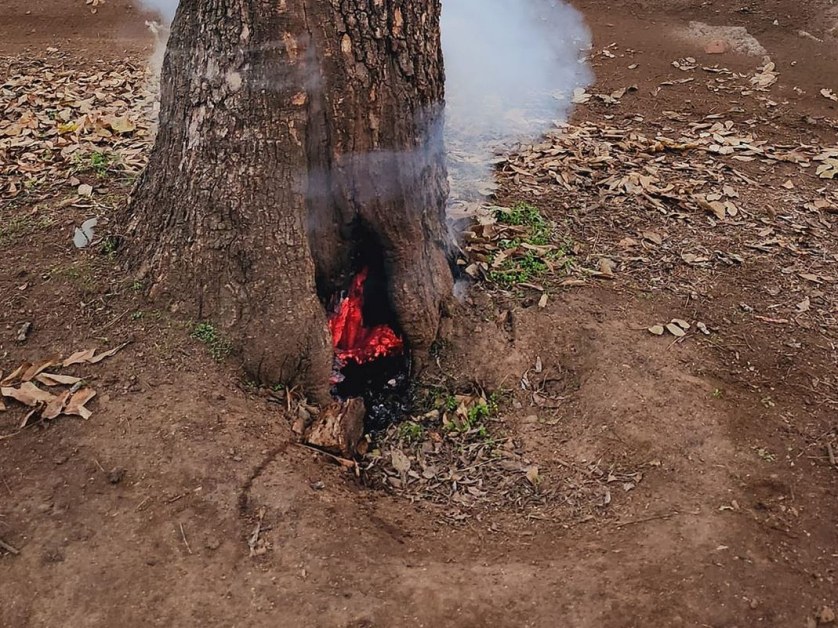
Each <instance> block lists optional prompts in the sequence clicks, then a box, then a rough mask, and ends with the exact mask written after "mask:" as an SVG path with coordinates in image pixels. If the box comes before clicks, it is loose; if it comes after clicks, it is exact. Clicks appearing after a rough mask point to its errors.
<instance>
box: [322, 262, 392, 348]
mask: <svg viewBox="0 0 838 628" xmlns="http://www.w3.org/2000/svg"><path fill="white" fill-rule="evenodd" d="M368 274H369V271H368V269H366V268H365V269H363V270H362V271H361V272H359V273H358V274H357V275H355V278H354V279H353V280H352V285H351V286H350V288H349V293H348V294H347V295H346V297H345V298H344V299H342V300H341V301H340V302H339V303H338V306H337V309H336V310H335V312H334V313H333V314H332V315H331V316H330V317H329V329H330V331H331V332H332V342H333V343H334V346H335V356H336V357H337V359H338V360H339V361H340V362H341V363H342V364H346V363H348V362H356V363H358V364H365V363H367V362H371V361H372V360H375V359H378V358H383V357H386V356H390V355H399V354H400V353H401V352H402V351H403V350H404V341H403V340H402V339H401V338H400V337H399V336H398V335H397V334H396V332H394V331H393V330H392V329H391V328H390V327H388V326H387V325H376V326H375V327H367V326H365V325H364V315H363V309H364V284H365V283H366V281H367V275H368Z"/></svg>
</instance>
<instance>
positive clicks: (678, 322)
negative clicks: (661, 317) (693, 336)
mask: <svg viewBox="0 0 838 628" xmlns="http://www.w3.org/2000/svg"><path fill="white" fill-rule="evenodd" d="M672 322H673V323H675V324H676V325H678V327H680V328H681V329H683V330H685V331H686V330H688V329H689V328H690V324H689V323H688V322H687V321H685V320H684V319H683V318H673V319H672Z"/></svg>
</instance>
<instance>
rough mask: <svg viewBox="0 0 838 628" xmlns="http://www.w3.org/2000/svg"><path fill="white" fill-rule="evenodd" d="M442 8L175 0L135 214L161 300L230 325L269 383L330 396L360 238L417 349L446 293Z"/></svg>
mask: <svg viewBox="0 0 838 628" xmlns="http://www.w3.org/2000/svg"><path fill="white" fill-rule="evenodd" d="M439 10H440V5H439V0H430V1H424V2H413V1H411V0H181V3H180V8H179V10H178V13H177V15H176V17H175V20H174V23H173V25H172V33H171V38H170V40H169V47H168V51H167V54H166V58H165V61H164V64H163V70H162V77H161V111H160V125H159V131H158V136H157V140H156V143H155V146H154V149H153V150H152V153H151V156H150V161H149V164H148V167H147V168H146V170H145V172H144V173H143V175H142V176H141V178H140V180H139V181H138V184H137V186H136V188H135V191H134V193H133V194H132V198H131V199H130V202H129V205H128V209H127V212H126V214H125V217H124V222H125V227H124V229H123V232H124V233H126V234H127V236H128V237H127V260H128V262H129V265H131V266H133V267H134V268H136V269H137V270H138V271H139V273H140V274H141V275H143V276H144V277H146V278H147V281H148V285H149V286H150V293H151V295H152V296H154V297H157V298H162V299H167V300H169V301H172V302H173V303H174V304H176V307H179V308H181V310H183V311H185V312H188V313H189V314H191V315H193V316H195V317H197V318H200V319H209V320H212V321H214V322H215V323H216V324H218V325H219V326H220V327H221V328H222V329H223V330H224V332H225V333H226V334H227V335H228V337H229V338H230V339H231V340H232V341H233V343H234V345H236V346H237V347H238V348H239V349H240V354H241V356H242V358H243V360H244V364H245V366H246V368H247V369H248V370H249V371H250V372H251V373H252V374H253V375H254V376H256V377H257V378H258V379H260V380H261V381H263V382H266V383H275V382H283V383H301V384H302V385H303V386H304V387H305V388H306V389H307V390H308V391H309V392H310V393H311V394H312V395H313V396H314V397H315V398H316V399H318V400H319V401H324V400H325V399H326V398H327V396H328V382H329V374H330V370H331V367H332V356H333V353H332V345H331V339H330V337H329V333H328V329H327V326H326V312H325V309H324V300H325V298H326V297H327V295H329V294H331V293H332V292H333V291H335V290H337V289H339V288H341V287H344V286H345V285H346V282H347V280H348V273H350V272H351V271H352V268H351V260H352V259H353V257H355V256H356V255H357V254H358V253H363V252H359V251H358V250H357V247H358V246H359V241H358V240H357V239H356V235H357V233H358V232H359V230H361V231H363V232H365V233H369V234H372V236H373V237H374V240H375V241H377V242H378V243H379V244H380V249H381V254H382V255H383V264H384V269H385V274H386V277H387V281H388V286H389V296H390V299H391V301H392V305H393V308H394V311H395V314H396V316H397V318H398V322H399V325H400V327H401V329H402V330H403V332H404V333H405V335H406V337H407V340H408V342H409V344H410V346H411V348H412V350H413V351H414V352H415V353H417V354H418V355H421V353H422V352H423V351H426V350H427V349H428V348H429V346H430V344H431V343H432V341H433V339H434V338H435V336H436V333H437V328H438V324H439V320H440V312H441V310H442V309H443V307H444V303H445V301H446V300H447V299H448V295H450V293H451V281H452V278H451V274H450V271H449V268H448V264H447V260H446V248H447V238H446V229H445V222H444V205H445V198H446V195H447V174H446V171H445V165H444V157H443V143H442V116H443V82H444V77H443V66H442V56H441V48H440V39H439Z"/></svg>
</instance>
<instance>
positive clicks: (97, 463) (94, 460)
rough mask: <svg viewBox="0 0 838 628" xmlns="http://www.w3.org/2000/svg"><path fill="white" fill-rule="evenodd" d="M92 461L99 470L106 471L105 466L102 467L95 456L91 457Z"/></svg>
mask: <svg viewBox="0 0 838 628" xmlns="http://www.w3.org/2000/svg"><path fill="white" fill-rule="evenodd" d="M93 462H95V463H96V466H97V467H99V471H101V472H102V473H107V471H105V467H103V466H102V465H101V464H99V461H98V460H96V458H94V459H93Z"/></svg>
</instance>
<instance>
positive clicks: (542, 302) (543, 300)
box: [538, 292, 549, 309]
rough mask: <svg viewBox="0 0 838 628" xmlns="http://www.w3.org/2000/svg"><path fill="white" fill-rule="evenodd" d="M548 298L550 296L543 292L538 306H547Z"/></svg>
mask: <svg viewBox="0 0 838 628" xmlns="http://www.w3.org/2000/svg"><path fill="white" fill-rule="evenodd" d="M548 299H549V297H548V296H547V293H546V292H545V293H544V294H542V295H541V298H540V299H539V300H538V307H540V308H541V309H544V308H545V307H547V300H548Z"/></svg>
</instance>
